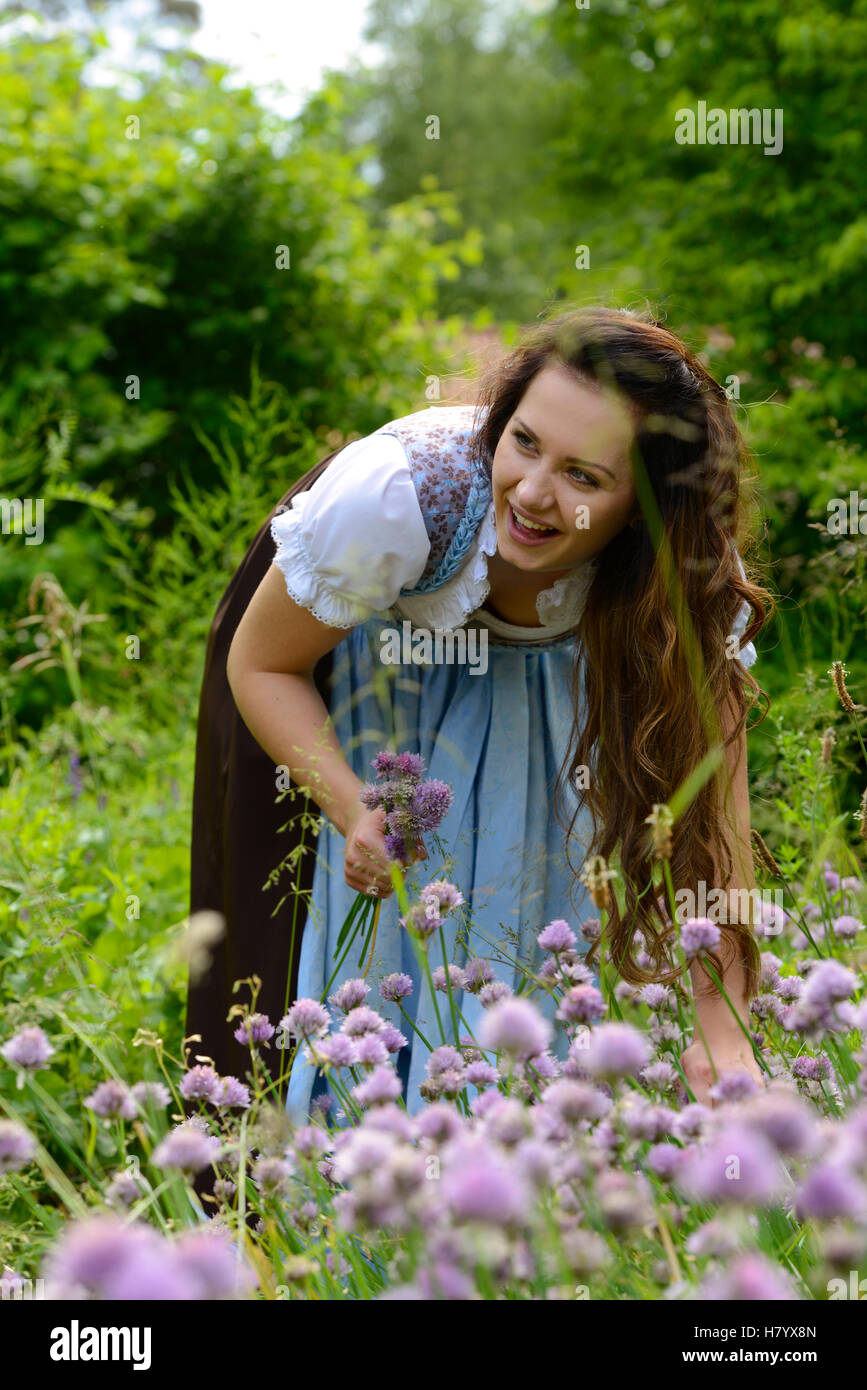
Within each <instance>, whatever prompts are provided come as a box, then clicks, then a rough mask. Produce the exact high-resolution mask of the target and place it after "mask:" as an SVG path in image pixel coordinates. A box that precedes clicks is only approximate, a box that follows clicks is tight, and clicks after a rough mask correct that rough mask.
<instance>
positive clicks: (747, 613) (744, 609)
mask: <svg viewBox="0 0 867 1390" xmlns="http://www.w3.org/2000/svg"><path fill="white" fill-rule="evenodd" d="M735 558H736V560H737V562H738V569H739V570H740V572H741V578H742V579H746V573H745V571H744V567H743V562H742V561H741V557H740V555H739V554H738V552H737V551H735ZM751 617H752V609H751V608H750V605H749V604H748V603H747V602H746V601H744V602H743V603H742V604H741V606H740V608H739V609H738V611H737V613H736V614H735V620H734V623H733V624H732V635H733V636H737V637H742V636H743V634H744V632H745V630H746V627H747V624H748V623H749V621H750V618H751ZM757 655H758V653H757V652H756V649H755V647H754V646H753V644H752V642H747V644H746V646H743V647H741V650H740V652H739V659H740V661H741V662H742V664H743V665H744V666H752V664H753V662H754V661H755V659H756V656H757Z"/></svg>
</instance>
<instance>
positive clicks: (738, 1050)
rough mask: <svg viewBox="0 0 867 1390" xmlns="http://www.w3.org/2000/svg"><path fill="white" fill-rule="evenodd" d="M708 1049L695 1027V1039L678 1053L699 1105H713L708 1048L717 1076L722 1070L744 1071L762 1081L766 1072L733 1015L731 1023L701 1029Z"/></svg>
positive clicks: (759, 1081)
mask: <svg viewBox="0 0 867 1390" xmlns="http://www.w3.org/2000/svg"><path fill="white" fill-rule="evenodd" d="M704 1036H705V1040H706V1042H707V1050H706V1049H705V1046H704V1043H703V1042H702V1040H701V1035H700V1034H699V1033H698V1030H697V1029H696V1036H695V1041H694V1042H692V1043H690V1045H689V1047H687V1048H686V1049H685V1050H684V1051H683V1052H682V1053H681V1057H680V1065H681V1066H682V1067H683V1072H684V1075H685V1077H686V1079H687V1081H688V1082H689V1088H690V1090H691V1091H692V1093H693V1095H694V1096H695V1098H696V1100H697V1101H698V1102H699V1103H700V1104H702V1105H709V1106H711V1107H712V1106H713V1105H714V1101H713V1100H712V1099H711V1096H710V1088H711V1086H713V1085H715V1081H714V1075H713V1071H712V1070H711V1064H710V1061H709V1060H708V1052H710V1055H711V1057H712V1058H713V1064H714V1066H715V1067H716V1072H717V1078H719V1077H720V1076H722V1074H723V1072H725V1071H745V1072H748V1073H749V1075H750V1076H751V1077H752V1078H753V1080H754V1081H757V1082H758V1083H759V1084H760V1085H764V1083H765V1073H764V1072H763V1071H762V1069H761V1067H760V1066H759V1064H758V1062H757V1061H756V1059H755V1057H754V1056H753V1049H752V1045H751V1044H750V1043H749V1042H748V1041H747V1039H746V1038H745V1037H744V1035H743V1033H742V1032H741V1030H740V1028H739V1027H738V1026H737V1024H736V1023H735V1021H734V1019H732V1021H731V1023H730V1024H727V1025H725V1026H724V1027H718V1028H716V1029H714V1030H709V1029H708V1028H705V1029H704Z"/></svg>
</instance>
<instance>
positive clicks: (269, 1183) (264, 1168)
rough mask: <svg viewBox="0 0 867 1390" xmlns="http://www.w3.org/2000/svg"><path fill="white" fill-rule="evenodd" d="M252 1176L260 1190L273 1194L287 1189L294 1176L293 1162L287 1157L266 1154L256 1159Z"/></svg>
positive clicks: (251, 1172) (251, 1171)
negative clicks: (272, 1156)
mask: <svg viewBox="0 0 867 1390" xmlns="http://www.w3.org/2000/svg"><path fill="white" fill-rule="evenodd" d="M250 1176H251V1178H252V1179H253V1181H254V1183H255V1184H256V1186H257V1187H258V1188H259V1190H260V1192H264V1193H266V1194H267V1195H269V1196H273V1195H274V1194H275V1193H277V1192H282V1191H284V1190H285V1188H286V1184H287V1183H288V1181H289V1179H290V1178H291V1176H292V1164H291V1163H289V1162H288V1161H287V1160H286V1159H285V1158H271V1157H269V1156H267V1155H265V1156H263V1157H262V1158H257V1159H256V1162H255V1163H254V1164H253V1167H252V1168H251V1170H250Z"/></svg>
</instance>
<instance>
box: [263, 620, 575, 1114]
mask: <svg viewBox="0 0 867 1390" xmlns="http://www.w3.org/2000/svg"><path fill="white" fill-rule="evenodd" d="M385 626H389V627H396V628H397V629H398V630H400V620H397V619H395V617H394V616H393V615H391V614H388V613H379V614H374V615H373V616H372V617H371V618H370V619H368V621H367V622H366V623H361V624H359V625H358V626H356V627H354V628H353V629H352V630H351V631H350V632H349V633H347V635H346V637H345V638H344V639H343V641H342V642H341V643H340V644H339V645H338V646H337V647H335V648H334V663H333V677H332V686H331V691H332V694H331V699H330V708H331V719H332V723H333V725H334V729H335V732H336V735H337V738H338V740H339V742H340V746H341V748H342V749H343V752H344V755H345V756H346V759H347V761H348V762H349V765H350V766H351V767H352V769H353V771H354V772H355V773H356V775H357V776H358V777H359V778H361V780H362V781H365V782H367V781H372V780H373V779H374V777H375V772H374V770H373V768H372V767H371V761H372V759H373V758H374V756H375V755H376V754H377V753H378V752H379V751H380V750H381V749H383V748H389V749H393V750H394V751H396V752H400V753H404V752H410V753H418V754H420V755H421V757H422V758H423V759H424V762H425V772H424V774H423V775H424V776H425V777H437V778H440V779H441V780H442V781H444V782H448V784H449V785H450V786H451V788H452V791H453V800H452V804H451V807H450V809H449V811H448V813H447V815H446V816H445V818H444V820H443V821H442V823H441V825H440V827H439V830H438V831H437V832H434V833H429V834H427V835H426V836H425V837H424V842H425V847H426V849H427V851H428V858H427V859H426V860H423V861H422V862H421V863H415V864H413V865H412V867H411V868H410V869H409V871H408V872H407V874H406V882H407V890H408V893H409V897H410V900H411V901H414V900H416V897H417V894H418V891H419V889H421V888H422V887H423V886H424V885H425V884H426V883H430V882H431V881H432V880H434V879H440V878H446V879H448V881H449V882H450V883H453V884H454V885H455V886H456V887H457V888H459V889H460V891H461V893H462V894H463V896H464V898H465V900H466V905H465V906H463V907H460V908H458V909H457V910H456V911H454V912H452V913H450V914H449V915H448V916H447V917H446V919H445V930H444V935H445V941H446V948H447V952H448V959H449V962H450V963H453V964H457V965H464V964H465V963H466V962H467V960H469V959H471V958H472V957H474V956H481V957H484V958H486V959H488V960H489V961H490V962H491V964H492V966H493V969H494V973H495V978H497V979H499V980H505V981H506V982H507V983H508V984H509V985H510V986H511V987H512V989H513V990H516V991H517V989H518V986H519V985H520V984H521V981H522V979H524V975H523V972H522V971H521V970H520V969H519V968H518V966H517V965H516V964H515V963H514V962H516V961H520V962H522V963H523V964H524V965H525V966H529V968H530V969H536V970H537V969H538V967H539V965H540V964H541V963H542V961H543V960H544V958H545V956H544V953H543V952H542V951H541V950H540V948H539V946H538V945H537V943H536V937H537V936H538V934H539V932H540V931H541V930H542V928H543V927H544V926H545V925H546V924H547V923H548V922H550V921H552V920H553V919H554V918H565V919H566V920H567V921H568V923H569V925H570V926H571V927H572V929H573V931H575V932H576V935H578V932H577V928H578V923H579V922H581V921H584V920H586V919H587V918H589V917H594V916H596V915H597V912H596V909H595V907H594V906H593V903H592V900H591V899H590V897H589V894H588V893H587V890H586V889H585V888H584V886H583V884H582V883H581V882H580V881H579V880H578V879H577V877H576V876H575V872H574V871H572V870H570V869H569V867H568V865H567V862H566V858H565V853H564V844H565V832H564V830H563V828H562V827H561V825H560V823H559V821H558V820H557V818H556V816H555V814H554V810H553V790H554V783H555V779H556V776H557V771H558V768H559V767H560V765H561V763H562V761H563V759H564V757H565V756H566V754H567V750H568V747H569V739H570V733H571V729H572V725H573V721H574V717H575V711H574V709H573V704H572V694H571V691H572V667H573V661H574V648H575V640H576V639H575V637H574V636H568V635H567V636H565V637H561V638H558V639H554V640H551V641H549V642H546V643H545V644H544V645H542V644H536V643H521V642H520V641H515V642H512V641H504V640H503V639H501V638H498V637H495V636H494V634H493V633H489V634H488V653H487V655H488V665H487V671H486V672H485V673H484V674H472V671H473V668H472V667H471V666H470V665H458V664H454V665H447V664H431V665H428V666H422V665H416V664H414V663H407V664H405V665H384V664H383V662H382V661H381V659H380V650H381V636H380V634H381V630H382V628H383V627H385ZM582 698H583V693H582ZM579 714H580V717H582V718H583V710H581V708H580V706H579ZM562 795H563V805H564V809H565V810H566V812H567V819H566V823H567V824H568V823H569V820H570V819H571V817H572V814H573V812H574V811H575V808H576V806H577V793H576V792H575V790H574V788H573V787H572V786H571V784H570V783H569V782H568V781H567V782H566V784H565V790H564V792H563V793H562ZM589 823H590V817H589V812H587V811H582V812H581V814H580V815H579V816H578V818H577V820H576V821H575V827H574V830H573V836H572V840H571V841H570V857H571V860H572V864H573V865H574V869H575V870H580V868H581V866H582V865H583V863H584V859H585V855H586V848H587V845H588V843H589V838H590V832H589ZM434 834H435V835H436V837H437V838H438V840H439V843H440V845H441V850H438V849H437V847H436V844H435V841H434ZM316 852H317V861H316V868H315V871H314V876H313V885H312V892H311V899H310V905H309V909H308V916H307V922H306V925H305V928H304V934H303V938H302V945H301V958H300V961H299V974H298V997H299V998H305V997H306V998H313V999H320V998H322V996H323V992H324V990H325V988H326V985H327V984H328V981H329V979H330V978H331V975H332V972H333V971H334V966H335V960H334V955H335V950H336V947H337V937H338V934H339V932H340V929H341V926H342V925H343V923H344V921H345V919H346V917H347V915H348V913H349V911H350V908H351V906H352V904H353V902H354V900H355V896H356V894H355V892H354V891H353V890H352V889H351V888H349V887H348V886H347V884H346V882H345V880H344V859H345V853H346V841H345V840H344V838H343V836H342V835H340V834H339V833H338V832H337V831H336V830H335V829H334V828H333V827H332V825H331V823H330V822H329V821H328V820H325V821H324V824H323V827H322V829H321V831H320V833H319V836H318V841H317V845H316ZM443 852H444V853H443ZM401 915H402V913H401V909H400V905H399V903H398V900H397V894H396V893H392V895H391V896H390V897H389V898H387V899H384V900H383V901H382V902H381V904H380V911H379V921H378V924H377V935H376V944H375V948H374V956H373V963H372V965H371V967H370V969H369V970H368V972H367V977H366V978H367V983H368V984H369V985H370V986H371V991H370V994H369V995H368V996H367V1001H366V1002H367V1003H368V1004H369V1005H370V1006H371V1007H372V1008H375V1009H377V1010H378V1011H379V1012H380V1013H381V1014H382V1015H383V1017H385V1018H386V1019H388V1020H389V1021H390V1022H392V1023H394V1024H395V1025H396V1026H397V1027H399V1028H400V1029H401V1031H402V1033H403V1034H404V1036H405V1037H406V1038H407V1039H408V1042H409V1046H408V1047H405V1048H402V1049H401V1051H400V1052H398V1053H397V1054H396V1055H395V1056H394V1058H393V1060H394V1061H395V1062H396V1064H397V1067H398V1075H399V1076H400V1078H401V1080H402V1082H403V1087H404V1100H405V1102H406V1105H407V1109H408V1111H409V1113H410V1114H415V1113H417V1112H418V1111H419V1110H420V1109H421V1108H422V1107H423V1106H424V1105H425V1103H426V1102H425V1101H424V1099H423V1098H422V1096H421V1094H420V1092H419V1086H420V1084H421V1083H422V1082H423V1081H424V1080H425V1064H426V1061H427V1058H428V1056H429V1052H428V1049H427V1048H426V1047H425V1046H424V1045H423V1043H422V1042H421V1041H420V1039H419V1038H418V1037H417V1036H416V1035H415V1034H414V1033H413V1031H412V1029H411V1028H410V1027H409V1025H408V1024H407V1022H406V1020H405V1019H404V1018H402V1017H401V1014H400V1010H399V1008H398V1006H397V1005H396V1004H394V1003H390V1002H386V1001H384V1000H383V999H382V998H381V997H380V994H379V982H380V981H381V980H382V979H383V977H384V976H386V975H390V974H393V973H394V972H396V971H399V972H402V973H404V974H406V975H409V976H410V977H411V978H412V981H413V986H414V988H413V992H412V994H411V995H409V996H408V997H407V998H406V999H404V1000H403V1001H402V1002H403V1008H404V1009H405V1011H406V1013H407V1014H408V1015H409V1017H410V1018H412V1019H413V1021H414V1022H415V1024H416V1025H417V1027H418V1028H419V1029H420V1031H421V1032H422V1033H423V1034H424V1036H425V1037H426V1038H427V1039H428V1040H429V1041H430V1043H431V1044H432V1046H438V1045H440V1044H441V1043H442V1042H443V1037H442V1036H441V1034H440V1032H439V1029H438V1026H437V1018H436V1012H435V1009H434V1005H433V1001H432V999H431V993H430V989H429V986H428V984H427V979H426V977H425V975H424V972H423V970H421V968H420V966H419V964H418V961H417V959H416V955H415V953H414V951H413V946H412V942H411V941H410V940H409V938H408V936H407V933H406V931H405V930H404V928H403V927H401V926H400V924H399V922H398V917H399V916H401ZM456 938H457V940H456ZM576 949H577V950H580V951H582V952H584V951H586V943H585V942H584V940H583V937H581V936H580V935H578V946H577V947H576ZM426 950H427V952H428V959H429V962H430V968H431V971H433V970H434V969H435V968H436V967H437V966H440V965H442V964H443V958H442V946H441V943H440V939H439V935H438V934H436V935H434V936H433V937H432V938H431V939H430V940H429V942H428V943H427V946H426ZM360 951H361V935H359V936H358V937H356V941H355V943H354V945H353V947H352V949H351V951H350V952H349V955H348V956H347V958H346V960H345V961H344V963H343V965H342V967H341V969H340V972H339V974H338V975H337V976H336V978H335V979H334V981H333V983H332V984H331V986H330V988H329V990H328V993H329V994H333V993H334V991H335V990H336V989H337V987H338V986H339V985H340V984H341V983H342V981H343V980H347V979H352V978H357V977H358V976H359V975H361V973H362V971H363V970H364V969H365V968H366V967H367V963H368V960H369V951H368V952H367V953H366V954H365V958H364V964H363V966H362V967H361V968H359V955H360ZM526 987H527V986H526V984H525V985H524V989H526ZM454 997H455V1002H456V1004H457V1006H458V1008H459V1009H460V1011H461V1015H462V1018H461V1019H460V1020H459V1026H460V1033H461V1034H463V1035H466V1034H467V1033H472V1034H473V1035H474V1036H475V1037H478V1032H479V1028H480V1027H481V1022H482V1019H483V1017H484V1013H485V1010H484V1008H483V1007H482V1005H481V1004H480V1003H479V1000H478V997H477V995H475V994H472V993H470V992H468V991H457V992H455V995H454ZM531 998H532V999H533V1002H534V1003H535V1004H537V1006H538V1007H539V1008H540V1009H541V1011H542V1012H543V1013H544V1014H545V1016H546V1017H548V1018H549V1019H551V1020H552V1021H553V1017H554V1010H555V1008H556V1003H555V1001H554V999H553V998H552V996H551V994H550V993H549V992H548V991H546V990H543V989H536V990H535V991H534V992H533V994H532V995H531ZM436 1003H437V1006H438V1008H439V1015H440V1018H441V1020H442V1024H443V1028H444V1030H445V1041H447V1042H449V1043H452V1044H454V1043H455V1041H456V1039H455V1037H454V1030H453V1028H452V1026H451V1021H450V1009H449V999H448V995H447V994H442V993H439V992H438V993H437V994H436ZM328 1007H329V1008H330V1011H331V1013H332V1016H333V1017H334V1020H335V1022H334V1026H335V1028H336V1027H338V1026H339V1023H340V1020H341V1018H342V1015H341V1014H340V1012H339V1010H337V1009H335V1008H334V1006H333V1005H331V1006H328ZM554 1028H555V1039H556V1041H555V1043H554V1045H553V1046H552V1049H551V1050H552V1052H553V1053H554V1054H555V1055H559V1056H560V1057H561V1058H562V1057H563V1056H565V1051H566V1045H567V1040H566V1038H565V1035H564V1033H563V1029H562V1025H557V1024H556V1023H555V1024H554ZM361 1074H362V1073H361V1071H359V1075H361ZM339 1075H340V1077H341V1081H342V1084H344V1085H345V1086H346V1088H347V1089H350V1088H351V1087H352V1086H353V1085H354V1084H355V1083H354V1081H353V1080H352V1077H351V1075H350V1073H349V1072H348V1071H346V1070H342V1071H341V1072H340V1073H339ZM324 1092H327V1093H328V1094H330V1095H332V1096H333V1094H334V1093H333V1091H332V1090H331V1086H330V1083H329V1080H328V1078H327V1077H325V1076H324V1074H323V1073H322V1072H320V1071H319V1070H318V1069H317V1068H316V1067H314V1066H313V1065H312V1064H310V1063H308V1062H306V1061H305V1059H304V1052H303V1045H302V1047H301V1048H299V1050H298V1053H297V1055H296V1058H295V1060H294V1063H293V1067H292V1075H291V1079H290V1083H289V1089H288V1092H287V1097H286V1107H287V1110H288V1111H289V1112H290V1115H291V1117H292V1118H293V1119H294V1120H295V1121H296V1122H297V1123H304V1122H305V1120H306V1117H307V1115H308V1113H309V1108H310V1103H311V1101H312V1100H313V1099H314V1097H317V1096H319V1095H321V1094H323V1093H324ZM468 1093H469V1094H470V1095H471V1096H472V1095H473V1094H475V1091H474V1089H473V1088H468ZM339 1110H340V1106H339V1104H338V1103H336V1102H335V1103H334V1104H333V1106H332V1109H331V1118H332V1121H334V1120H335V1119H338V1120H339V1114H338V1112H339Z"/></svg>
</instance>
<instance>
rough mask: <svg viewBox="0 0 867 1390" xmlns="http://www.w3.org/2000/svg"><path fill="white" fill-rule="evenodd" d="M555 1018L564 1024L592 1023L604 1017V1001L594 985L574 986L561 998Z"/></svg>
mask: <svg viewBox="0 0 867 1390" xmlns="http://www.w3.org/2000/svg"><path fill="white" fill-rule="evenodd" d="M556 1017H557V1018H559V1019H561V1020H562V1021H563V1022H564V1023H594V1022H595V1021H596V1020H597V1019H599V1018H604V1017H605V1000H604V998H603V996H602V995H601V994H600V992H599V990H598V989H596V988H595V986H594V985H575V986H573V988H572V989H570V990H569V991H568V993H567V994H565V995H564V996H563V999H562V1000H561V1002H560V1007H559V1009H558V1010H557V1014H556Z"/></svg>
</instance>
